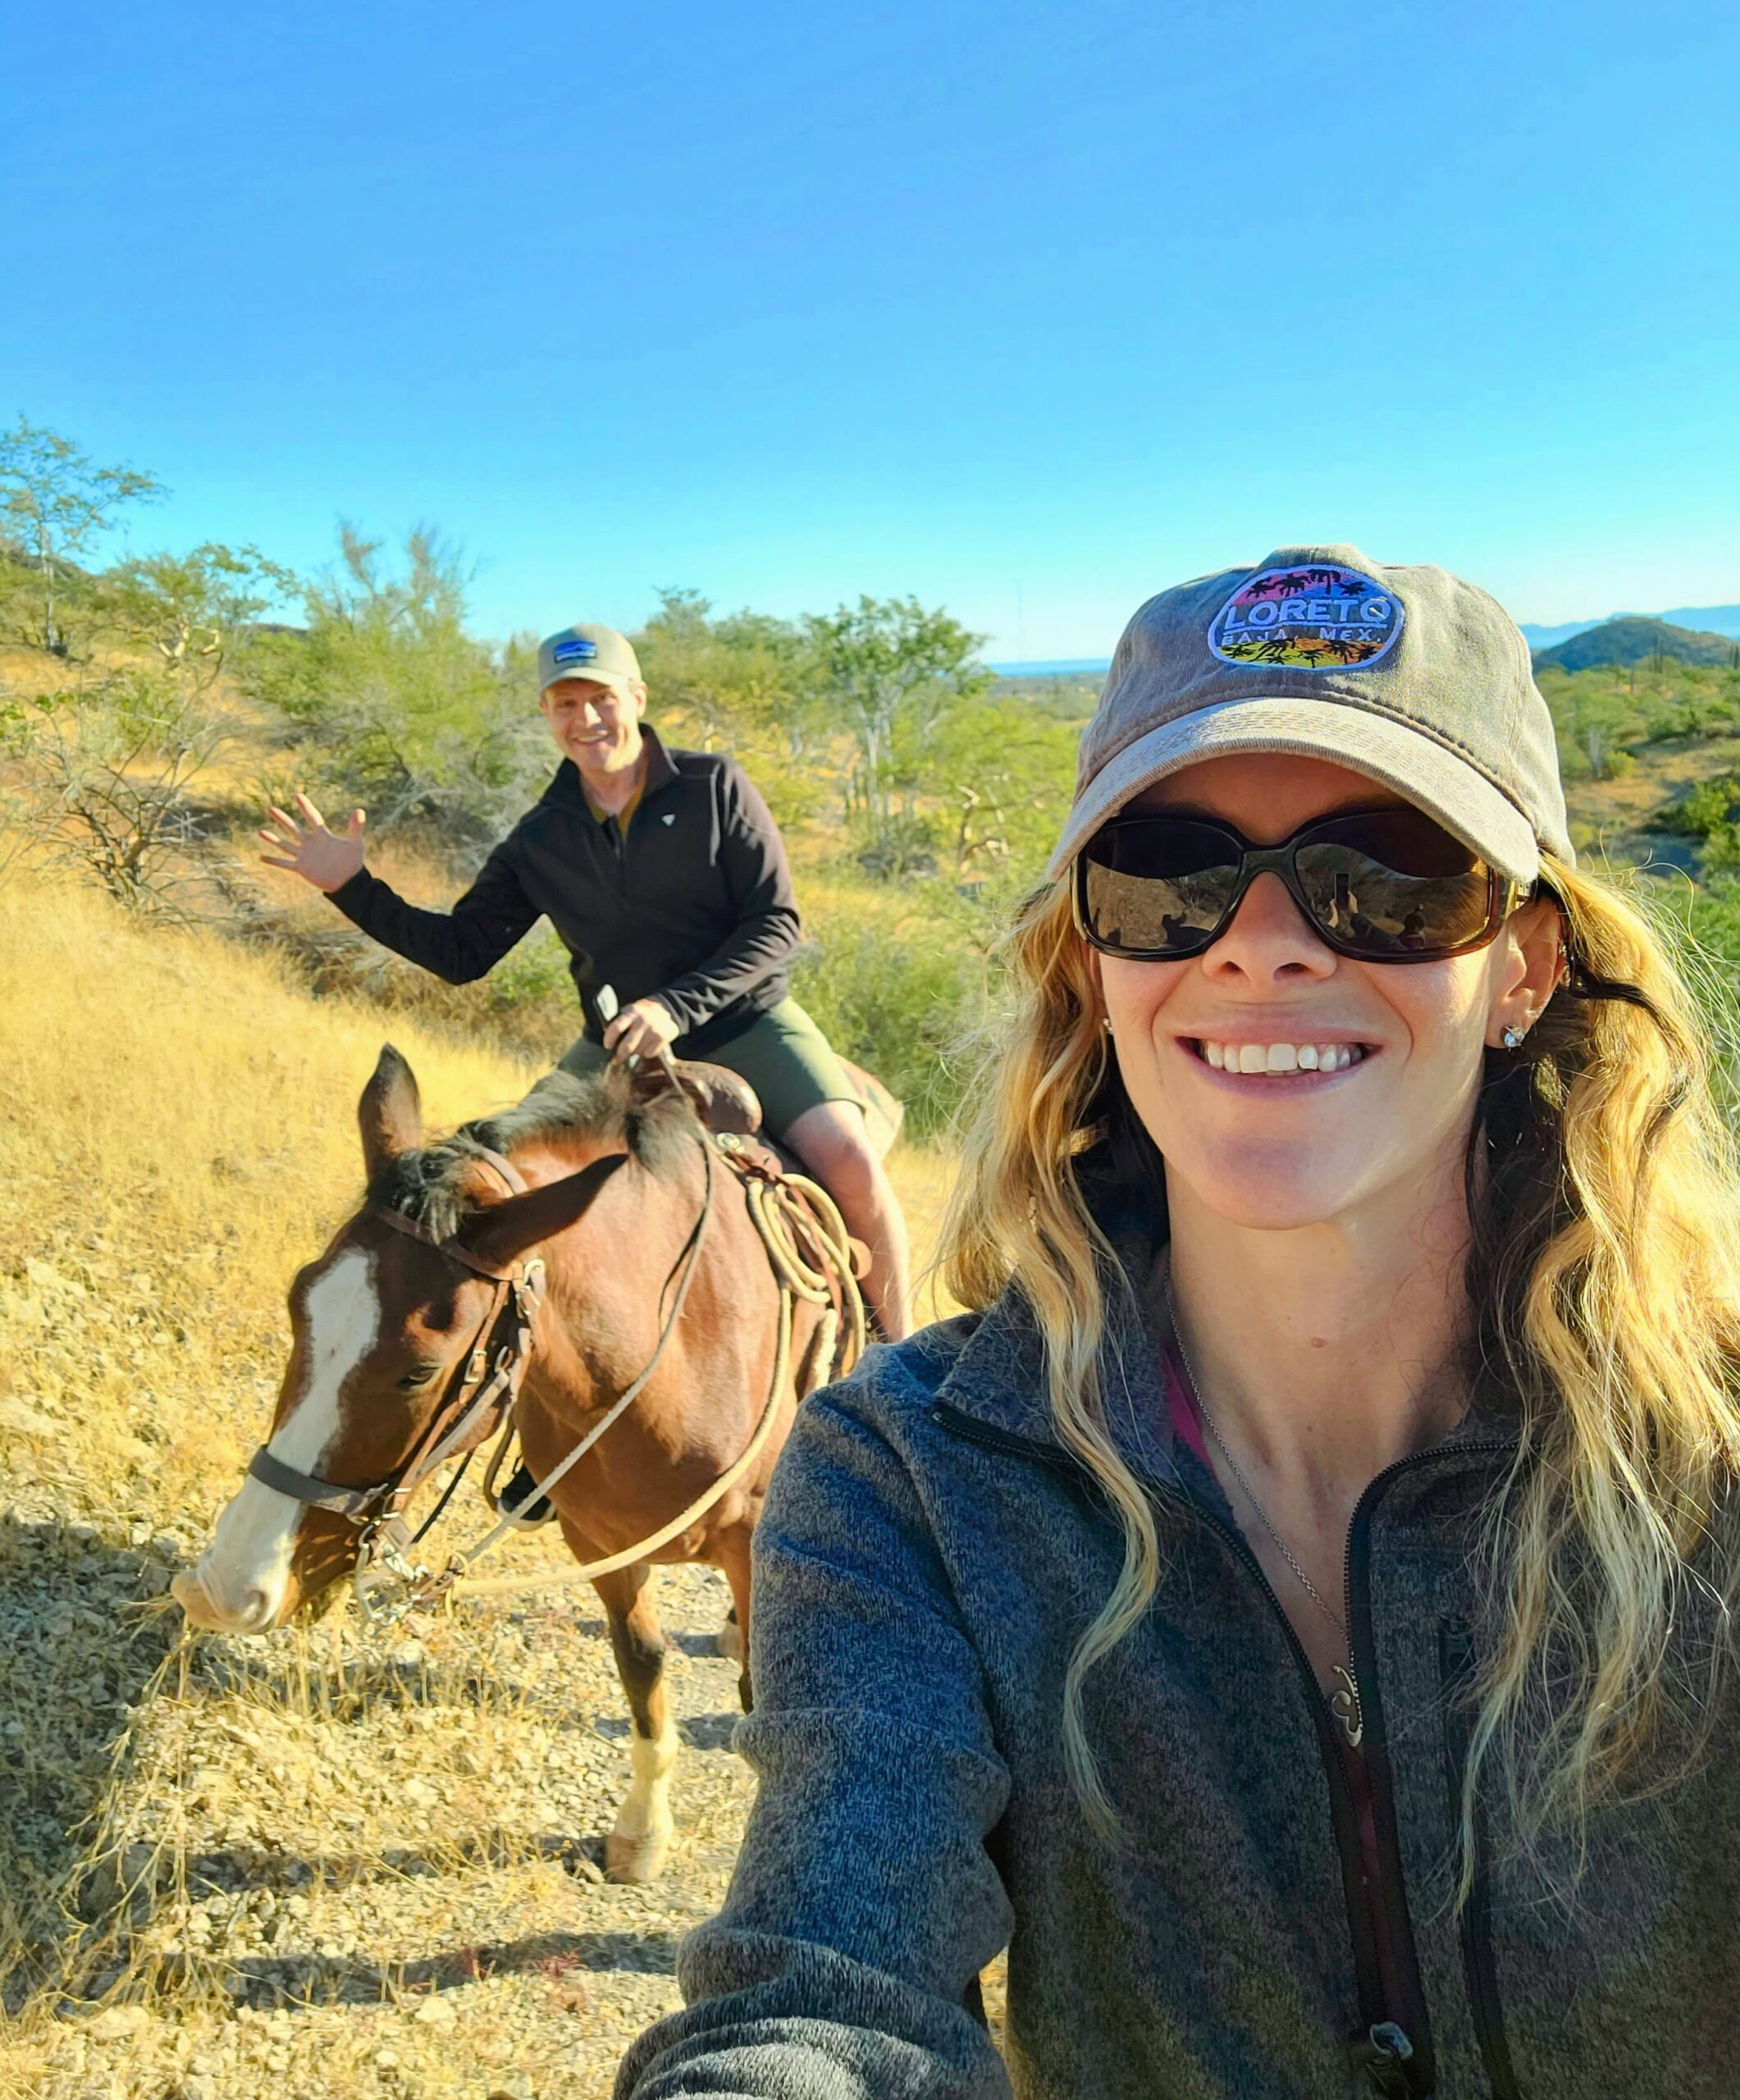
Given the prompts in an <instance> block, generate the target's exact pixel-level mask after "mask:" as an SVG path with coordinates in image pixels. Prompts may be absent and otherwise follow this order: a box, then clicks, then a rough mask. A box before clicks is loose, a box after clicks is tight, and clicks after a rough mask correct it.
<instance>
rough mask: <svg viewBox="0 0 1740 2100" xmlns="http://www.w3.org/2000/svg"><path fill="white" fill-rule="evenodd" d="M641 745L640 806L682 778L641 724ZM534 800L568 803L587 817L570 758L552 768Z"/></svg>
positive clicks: (655, 736) (587, 807)
mask: <svg viewBox="0 0 1740 2100" xmlns="http://www.w3.org/2000/svg"><path fill="white" fill-rule="evenodd" d="M641 741H642V743H643V744H644V745H645V746H646V780H645V782H644V783H642V788H641V800H642V801H643V802H644V801H646V800H647V798H648V797H650V796H652V795H655V794H657V793H658V792H659V790H660V788H669V786H670V784H671V783H672V782H673V781H674V780H678V779H680V778H682V775H681V774H679V773H678V770H677V767H676V764H675V761H674V760H673V759H672V757H671V755H670V753H669V751H666V750H665V748H664V744H663V743H662V742H660V737H659V733H658V731H657V730H656V729H654V728H651V727H650V726H649V725H648V724H646V723H645V722H643V723H642V724H641ZM538 799H539V801H544V802H564V803H568V804H569V805H571V806H573V807H574V808H576V809H581V810H587V814H588V815H590V814H591V806H590V805H589V804H588V803H587V799H586V789H585V788H584V787H583V786H582V784H581V780H580V769H579V767H578V765H575V764H574V762H573V760H572V759H571V758H564V760H563V761H562V763H561V764H560V765H559V766H558V767H557V768H556V769H555V774H554V775H553V776H552V778H551V779H550V785H549V786H548V787H547V788H546V789H545V790H544V792H543V793H542V794H541V796H540V797H539V798H538Z"/></svg>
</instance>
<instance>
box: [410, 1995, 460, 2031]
mask: <svg viewBox="0 0 1740 2100" xmlns="http://www.w3.org/2000/svg"><path fill="white" fill-rule="evenodd" d="M411 2017H412V2018H413V2020H417V2021H418V2023H419V2024H420V2025H422V2026H424V2027H441V2026H444V2025H445V2024H446V2023H447V2022H448V2021H449V2020H451V2019H452V2018H453V2017H454V2011H453V2007H452V2006H451V2005H450V2003H449V2002H448V2001H447V2000H446V1999H445V1998H444V1997H441V1994H440V1993H438V1992H437V1993H436V1995H435V1996H434V1997H432V1998H425V1999H424V2001H423V2002H422V2004H421V2005H420V2006H418V2008H417V2010H416V2011H415V2012H414V2013H413V2014H412V2016H411Z"/></svg>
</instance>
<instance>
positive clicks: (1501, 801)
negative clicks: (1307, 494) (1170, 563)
mask: <svg viewBox="0 0 1740 2100" xmlns="http://www.w3.org/2000/svg"><path fill="white" fill-rule="evenodd" d="M1228 751H1290V752H1296V753H1298V754H1299V756H1302V757H1308V758H1323V759H1332V760H1336V762H1337V763H1339V764H1340V765H1347V766H1351V767H1353V768H1354V770H1355V771H1357V772H1359V773H1364V774H1369V775H1370V776H1371V778H1372V779H1373V780H1377V781H1381V783H1383V784H1384V785H1385V786H1386V787H1387V788H1393V789H1395V792H1396V793H1398V794H1400V795H1405V796H1406V797H1407V798H1408V799H1409V801H1411V802H1413V803H1415V804H1417V805H1418V806H1419V807H1420V808H1422V809H1423V810H1427V811H1428V812H1429V813H1430V814H1431V815H1432V816H1434V817H1436V819H1437V820H1438V821H1439V823H1441V824H1442V825H1443V826H1444V828H1445V830H1446V831H1450V832H1453V833H1455V835H1456V837H1457V838H1459V839H1461V840H1462V842H1463V843H1464V845H1466V846H1468V847H1472V848H1473V851H1475V852H1477V853H1478V854H1479V855H1480V856H1481V857H1482V859H1483V860H1485V861H1488V862H1489V863H1490V864H1491V865H1492V866H1493V867H1495V868H1496V869H1498V870H1499V871H1500V873H1501V874H1506V875H1509V877H1511V879H1513V880H1514V881H1516V882H1519V883H1532V881H1533V880H1534V879H1535V878H1536V876H1537V874H1539V872H1540V866H1541V860H1540V849H1541V847H1546V848H1548V850H1549V851H1551V852H1554V853H1555V854H1557V855H1558V856H1559V857H1560V859H1561V860H1563V861H1574V860H1575V858H1576V856H1575V855H1574V854H1573V851H1572V850H1571V842H1570V838H1569V834H1568V832H1567V829H1566V823H1565V809H1564V788H1563V787H1562V786H1561V785H1560V778H1559V754H1558V746H1557V745H1556V744H1555V741H1554V737H1553V724H1552V719H1551V717H1550V715H1549V714H1548V713H1547V707H1546V701H1544V700H1543V699H1542V698H1541V695H1540V693H1539V692H1538V691H1537V689H1536V686H1535V682H1534V674H1533V669H1532V664H1531V661H1530V659H1529V654H1528V643H1527V642H1526V641H1524V640H1523V636H1522V635H1521V633H1520V632H1519V631H1518V628H1517V627H1516V624H1515V623H1514V621H1513V620H1512V619H1511V618H1510V616H1509V614H1507V613H1506V612H1505V609H1504V608H1503V607H1502V606H1501V605H1500V604H1499V603H1498V601H1497V600H1496V599H1494V598H1490V597H1488V596H1487V593H1486V592H1485V591H1481V590H1477V589H1476V587H1474V585H1473V584H1472V583H1464V582H1463V581H1462V579H1461V578H1459V577H1455V576H1452V575H1450V573H1449V572H1448V571H1447V570H1445V569H1441V568H1394V567H1391V566H1389V565H1388V564H1384V563H1381V562H1374V561H1372V560H1369V559H1368V558H1367V557H1366V556H1365V555H1363V554H1362V553H1361V552H1360V551H1359V549H1358V548H1357V547H1350V546H1323V547H1277V548H1276V550H1275V551H1274V552H1273V553H1272V554H1270V555H1264V557H1263V559H1262V560H1261V561H1260V562H1258V564H1257V565H1256V567H1255V568H1229V569H1223V570H1222V571H1221V572H1220V573H1218V574H1217V575H1213V576H1202V577H1198V578H1196V579H1195V581H1194V582H1190V583H1181V584H1179V585H1177V586H1176V587H1174V588H1173V589H1171V590H1170V591H1161V592H1160V594H1159V595H1158V597H1153V598H1150V599H1149V601H1148V603H1147V604H1146V605H1144V606H1143V607H1142V608H1141V609H1140V610H1139V612H1138V613H1137V614H1136V615H1135V618H1134V619H1132V620H1131V621H1130V624H1129V626H1128V627H1126V628H1125V630H1124V632H1123V636H1122V637H1121V640H1120V641H1119V642H1118V645H1117V654H1116V655H1114V656H1113V658H1112V669H1111V670H1110V672H1109V673H1107V678H1106V683H1105V687H1104V689H1103V692H1101V694H1100V699H1099V705H1098V707H1097V708H1096V709H1095V710H1094V717H1093V719H1092V720H1091V721H1090V722H1089V724H1088V726H1087V728H1086V729H1085V731H1084V732H1083V733H1082V738H1081V751H1080V760H1079V763H1078V765H1077V768H1076V799H1075V802H1074V805H1073V806H1072V807H1071V810H1070V813H1069V816H1068V819H1067V820H1066V823H1065V824H1064V828H1063V836H1062V838H1061V839H1060V840H1059V842H1058V845H1057V851H1056V852H1055V853H1054V854H1053V856H1052V862H1051V868H1050V873H1051V874H1053V876H1056V875H1060V874H1062V873H1063V871H1064V870H1065V869H1066V868H1067V867H1068V865H1070V863H1071V861H1073V860H1074V858H1075V857H1076V854H1077V853H1079V852H1080V850H1081V848H1082V847H1083V846H1085V844H1086V842H1087V841H1088V840H1089V838H1091V837H1092V835H1093V833H1094V832H1095V831H1097V830H1098V829H1099V827H1100V825H1101V824H1103V823H1105V821H1106V819H1107V818H1108V817H1111V816H1114V815H1117V811H1118V810H1121V808H1122V807H1123V806H1124V805H1125V804H1126V802H1127V801H1130V798H1131V797H1132V796H1134V795H1136V794H1139V792H1141V790H1142V789H1143V788H1148V787H1151V786H1152V785H1153V783H1154V782H1155V781H1157V780H1163V779H1164V778H1166V777H1167V774H1171V773H1176V772H1177V771H1179V770H1180V769H1181V768H1182V767H1184V766H1186V765H1192V764H1194V762H1195V760H1198V759H1203V758H1214V757H1218V756H1221V755H1222V753H1224V752H1228Z"/></svg>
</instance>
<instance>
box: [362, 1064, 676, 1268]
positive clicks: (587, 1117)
mask: <svg viewBox="0 0 1740 2100" xmlns="http://www.w3.org/2000/svg"><path fill="white" fill-rule="evenodd" d="M700 1127H701V1125H700V1122H699V1120H698V1119H697V1117H696V1114H695V1111H694V1109H693V1107H692V1106H691V1105H690V1103H689V1101H688V1098H687V1096H686V1095H685V1094H683V1093H681V1092H680V1091H678V1090H677V1089H670V1090H669V1091H666V1092H663V1093H657V1094H655V1095H654V1096H653V1097H652V1098H651V1099H644V1100H643V1099H638V1098H636V1096H635V1094H634V1093H633V1088H632V1086H631V1084H630V1081H629V1078H628V1074H627V1073H626V1072H625V1071H623V1068H622V1067H621V1066H619V1065H611V1066H609V1067H607V1068H606V1070H605V1071H602V1072H600V1073H598V1074H596V1075H592V1076H589V1077H587V1078H584V1079H582V1078H578V1077H576V1076H575V1075H573V1073H571V1072H562V1071H557V1072H551V1073H550V1074H549V1075H548V1076H547V1077H546V1078H544V1079H542V1080H539V1082H538V1084H537V1086H535V1087H534V1088H533V1089H532V1092H531V1093H529V1094H528V1095H527V1097H526V1098H525V1099H524V1100H523V1101H522V1102H520V1103H518V1104H517V1105H516V1106H515V1107H512V1108H505V1109H504V1110H503V1111H502V1112H501V1113H500V1115H499V1116H480V1117H479V1118H478V1119H477V1121H475V1122H471V1123H462V1124H461V1125H459V1129H458V1130H455V1131H454V1133H453V1134H452V1135H451V1136H450V1137H445V1138H440V1139H436V1142H435V1143H434V1144H428V1145H419V1146H418V1147H416V1148H413V1150H411V1151H409V1152H402V1153H398V1154H396V1155H395V1157H393V1158H391V1159H390V1160H388V1161H387V1162H386V1165H385V1166H382V1167H381V1169H380V1170H379V1171H378V1172H377V1174H376V1175H375V1176H374V1178H373V1179H372V1180H371V1181H370V1183H369V1185H368V1201H369V1203H371V1204H372V1205H374V1206H376V1207H377V1208H380V1209H382V1210H391V1211H397V1212H400V1214H401V1215H402V1216H404V1217H408V1218H409V1219H411V1220H412V1221H413V1223H415V1224H417V1225H418V1226H422V1229H423V1230H424V1231H425V1232H427V1233H428V1234H429V1235H431V1236H432V1238H434V1239H447V1238H448V1237H449V1236H450V1235H452V1234H453V1233H455V1232H457V1231H458V1230H459V1227H460V1226H461V1225H462V1224H463V1223H464V1221H465V1219H466V1218H467V1217H468V1216H469V1215H470V1214H471V1212H473V1210H474V1209H475V1208H477V1206H476V1205H475V1204H473V1203H470V1202H468V1200H467V1199H466V1197H465V1194H464V1189H465V1184H466V1182H467V1181H468V1179H469V1178H470V1176H471V1172H472V1169H473V1167H474V1166H476V1164H477V1162H478V1160H480V1159H481V1158H482V1157H483V1155H484V1153H486V1152H496V1153H503V1154H504V1155H505V1157H508V1158H509V1159H511V1158H512V1157H513V1156H514V1148H515V1147H516V1146H517V1145H523V1144H532V1143H534V1142H536V1141H537V1140H539V1139H551V1138H563V1137H588V1138H603V1139H615V1138H619V1139H621V1140H622V1141H623V1144H626V1146H627V1147H628V1153H629V1156H630V1157H632V1158H633V1159H635V1160H637V1162H639V1163H640V1164H641V1165H642V1166H644V1167H645V1168H646V1170H647V1171H648V1172H649V1173H652V1174H660V1175H662V1174H664V1173H668V1172H669V1171H673V1169H674V1167H675V1166H676V1163H677V1162H678V1160H679V1159H681V1158H683V1157H685V1156H686V1155H687V1151H688V1148H689V1145H690V1144H691V1142H692V1139H694V1137H695V1135H696V1133H697V1132H698V1131H699V1130H700Z"/></svg>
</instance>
